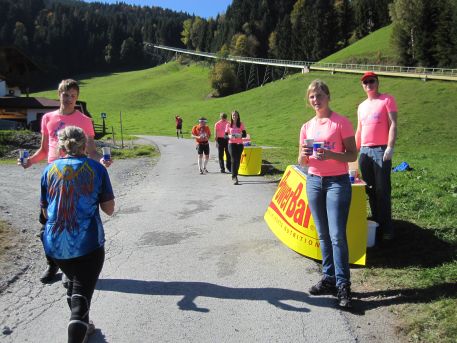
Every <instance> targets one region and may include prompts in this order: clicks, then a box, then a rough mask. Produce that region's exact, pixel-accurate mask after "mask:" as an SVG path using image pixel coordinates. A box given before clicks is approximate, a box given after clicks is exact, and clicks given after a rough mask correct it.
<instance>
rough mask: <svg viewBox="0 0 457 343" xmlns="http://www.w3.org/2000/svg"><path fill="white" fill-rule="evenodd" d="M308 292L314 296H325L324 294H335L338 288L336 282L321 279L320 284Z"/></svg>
mask: <svg viewBox="0 0 457 343" xmlns="http://www.w3.org/2000/svg"><path fill="white" fill-rule="evenodd" d="M308 292H309V293H310V294H312V295H324V294H332V295H333V294H335V293H336V286H335V282H334V281H333V282H332V281H330V280H328V279H321V280H320V281H319V282H318V283H316V284H315V285H314V286H312V287H311V288H310V289H309V290H308Z"/></svg>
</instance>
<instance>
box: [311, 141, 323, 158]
mask: <svg viewBox="0 0 457 343" xmlns="http://www.w3.org/2000/svg"><path fill="white" fill-rule="evenodd" d="M323 145H324V143H323V142H314V143H313V155H314V156H315V157H317V150H318V149H320V148H322V146H323Z"/></svg>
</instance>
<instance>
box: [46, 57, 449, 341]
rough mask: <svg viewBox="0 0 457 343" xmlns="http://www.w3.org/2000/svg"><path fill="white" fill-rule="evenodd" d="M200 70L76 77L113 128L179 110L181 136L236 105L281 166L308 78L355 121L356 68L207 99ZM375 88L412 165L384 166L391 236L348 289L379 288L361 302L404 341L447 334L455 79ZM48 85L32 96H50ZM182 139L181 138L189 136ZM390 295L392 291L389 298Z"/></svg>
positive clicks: (291, 156) (137, 127) (149, 125)
mask: <svg viewBox="0 0 457 343" xmlns="http://www.w3.org/2000/svg"><path fill="white" fill-rule="evenodd" d="M208 71H209V70H208V69H207V68H205V67H204V66H202V65H191V66H181V65H178V64H176V63H168V64H165V65H162V66H160V67H158V68H154V69H148V70H143V71H135V72H130V73H122V74H115V75H109V76H106V77H94V78H88V79H85V80H83V82H82V89H81V99H82V100H85V101H87V102H88V106H89V110H90V111H91V112H92V114H93V116H94V118H95V120H96V122H100V119H99V113H100V112H106V113H108V125H109V126H111V125H112V126H114V128H115V131H116V132H119V112H122V119H123V128H124V132H125V133H127V134H132V135H133V134H155V135H170V136H173V135H175V130H174V115H175V114H180V115H181V116H182V117H183V118H184V131H185V132H186V133H187V134H188V133H189V131H190V128H191V126H192V125H194V124H195V123H196V120H197V119H198V117H200V116H202V115H204V116H206V117H207V118H208V119H209V121H210V125H211V126H212V124H213V123H214V122H215V121H216V120H217V117H218V113H219V112H220V111H225V112H229V111H231V110H232V109H237V110H239V111H240V114H241V118H242V120H243V121H244V123H245V124H246V127H247V131H248V132H249V133H250V134H251V137H252V139H253V142H254V143H256V144H257V145H263V146H273V147H277V149H265V150H264V151H263V159H264V160H266V161H268V162H269V163H272V165H274V166H275V168H276V172H277V173H279V174H280V173H282V171H284V169H285V167H286V166H287V165H288V164H293V163H295V161H296V154H297V149H298V147H297V144H298V133H299V130H300V126H301V125H302V124H303V122H305V121H307V120H308V119H310V118H311V117H312V116H313V113H312V111H311V109H310V108H308V107H307V106H306V103H305V101H304V95H305V90H306V87H307V85H308V84H309V83H310V82H311V80H313V79H315V78H321V79H323V80H325V81H326V82H327V83H328V85H329V86H330V90H331V93H332V94H331V107H332V108H333V109H334V110H335V111H337V112H339V113H341V114H343V115H346V116H347V117H348V118H349V119H350V120H351V121H352V123H353V124H354V127H355V125H356V108H357V105H358V104H359V103H360V102H361V101H362V100H363V99H364V98H365V96H364V93H363V91H362V89H361V87H360V83H359V80H358V77H357V76H355V75H345V74H335V75H330V74H328V73H318V72H316V73H311V74H305V75H301V74H300V75H293V76H291V77H288V78H286V79H285V80H281V81H276V82H273V83H270V84H268V85H265V86H264V87H259V88H256V89H253V90H250V91H247V92H244V93H240V94H236V95H233V96H229V97H226V98H223V99H211V98H208V97H207V95H208V94H209V93H210V89H209V86H208ZM380 87H381V91H387V92H389V93H391V94H393V95H394V96H395V97H396V99H397V102H398V107H399V117H398V118H399V119H398V121H399V138H398V143H397V146H396V149H395V150H396V151H395V155H394V160H393V163H394V165H396V164H399V163H400V162H402V161H407V162H408V163H409V164H410V165H411V166H412V167H413V170H412V171H410V172H403V173H393V174H392V185H393V215H394V217H395V220H396V221H395V224H396V227H397V231H398V238H397V240H396V242H395V244H393V245H391V246H387V247H383V248H382V249H379V248H375V249H373V250H371V251H370V252H369V253H368V258H367V261H368V265H367V268H365V269H362V270H358V271H357V272H356V273H355V275H354V288H355V289H357V288H359V289H362V288H363V289H365V290H366V291H367V293H369V294H374V295H379V296H380V300H379V301H373V302H370V301H367V302H364V305H363V306H366V309H369V308H373V307H378V306H392V310H393V311H394V312H396V313H398V314H399V316H398V318H399V320H398V323H399V325H401V326H402V327H403V330H404V332H405V333H406V334H407V335H408V337H409V338H410V339H411V340H412V341H418V342H420V341H422V342H455V341H456V340H457V333H456V329H455V323H456V322H457V315H456V311H455V310H454V311H452V310H451V309H452V308H455V307H456V306H457V296H456V294H457V292H456V290H457V289H456V282H457V255H456V247H457V181H456V180H457V155H456V154H455V149H454V145H455V144H454V143H455V142H456V140H455V136H454V132H455V127H457V116H456V115H455V113H454V112H455V108H457V98H456V97H455V94H456V93H457V83H451V82H442V81H428V82H422V81H420V80H413V79H400V78H381V86H380ZM54 94H55V91H54V90H52V91H51V92H49V93H46V92H44V93H40V94H39V95H44V96H51V97H53V96H54ZM188 137H189V136H188ZM392 297H393V298H392Z"/></svg>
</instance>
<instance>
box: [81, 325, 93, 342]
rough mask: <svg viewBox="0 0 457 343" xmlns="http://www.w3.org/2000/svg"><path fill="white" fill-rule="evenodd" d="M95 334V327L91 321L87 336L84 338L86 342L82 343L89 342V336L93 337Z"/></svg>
mask: <svg viewBox="0 0 457 343" xmlns="http://www.w3.org/2000/svg"><path fill="white" fill-rule="evenodd" d="M94 332H95V325H94V322H93V321H92V320H89V324H88V326H87V331H86V336H84V340H83V342H82V343H87V342H89V336H91V335H93V334H94Z"/></svg>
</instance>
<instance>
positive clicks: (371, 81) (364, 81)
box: [362, 79, 376, 85]
mask: <svg viewBox="0 0 457 343" xmlns="http://www.w3.org/2000/svg"><path fill="white" fill-rule="evenodd" d="M362 82H363V84H364V85H368V84H372V83H375V82H376V79H368V80H363V81H362Z"/></svg>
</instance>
